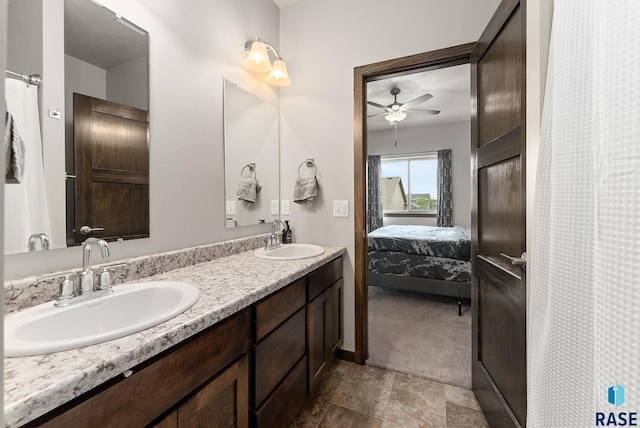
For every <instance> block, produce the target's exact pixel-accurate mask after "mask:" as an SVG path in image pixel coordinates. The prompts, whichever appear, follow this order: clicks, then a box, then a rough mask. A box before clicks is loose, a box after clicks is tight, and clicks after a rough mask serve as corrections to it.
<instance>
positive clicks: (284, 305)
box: [252, 277, 307, 427]
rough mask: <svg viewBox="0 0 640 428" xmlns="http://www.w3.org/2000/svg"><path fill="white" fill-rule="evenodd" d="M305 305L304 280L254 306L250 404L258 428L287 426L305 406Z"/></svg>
mask: <svg viewBox="0 0 640 428" xmlns="http://www.w3.org/2000/svg"><path fill="white" fill-rule="evenodd" d="M305 302H306V277H305V278H301V279H299V280H297V281H295V282H294V283H292V284H291V285H288V286H287V287H285V288H283V289H282V290H280V291H278V292H276V293H274V294H273V295H271V296H269V297H267V298H266V299H263V300H262V301H260V302H258V303H257V304H256V305H255V341H256V343H255V345H254V346H253V371H252V372H253V397H252V398H253V400H252V401H253V403H254V408H255V411H254V423H255V426H257V427H275V426H288V425H289V424H290V423H291V422H292V421H293V419H294V418H295V416H296V414H297V413H298V412H299V411H300V409H301V408H302V405H303V404H304V400H305V397H306V393H307V378H306V373H307V365H306V358H305V353H306V346H305V345H306V322H305V321H306V317H305ZM300 391H302V394H301V395H300ZM296 394H297V395H296Z"/></svg>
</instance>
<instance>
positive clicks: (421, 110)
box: [405, 108, 440, 116]
mask: <svg viewBox="0 0 640 428" xmlns="http://www.w3.org/2000/svg"><path fill="white" fill-rule="evenodd" d="M411 111H416V112H419V113H426V114H431V115H434V116H435V115H436V114H440V110H427V109H419V108H412V109H411ZM405 113H408V112H407V111H405Z"/></svg>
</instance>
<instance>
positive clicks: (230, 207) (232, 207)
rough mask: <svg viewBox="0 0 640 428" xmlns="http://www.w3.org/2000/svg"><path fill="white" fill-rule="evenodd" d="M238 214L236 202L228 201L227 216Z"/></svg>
mask: <svg viewBox="0 0 640 428" xmlns="http://www.w3.org/2000/svg"><path fill="white" fill-rule="evenodd" d="M235 213H236V201H227V214H231V215H233V214H235Z"/></svg>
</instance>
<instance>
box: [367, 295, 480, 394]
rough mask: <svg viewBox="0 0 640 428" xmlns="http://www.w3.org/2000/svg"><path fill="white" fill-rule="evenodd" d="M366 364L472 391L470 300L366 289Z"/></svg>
mask: <svg viewBox="0 0 640 428" xmlns="http://www.w3.org/2000/svg"><path fill="white" fill-rule="evenodd" d="M367 364H369V365H372V366H376V367H382V368H385V369H390V370H395V371H398V372H401V373H407V374H411V375H415V376H420V377H425V378H428V379H432V380H436V381H438V382H442V383H446V384H449V385H456V386H461V387H463V388H471V309H470V307H469V301H465V300H463V305H462V316H460V317H459V316H458V306H457V299H456V298H451V297H443V296H434V295H430V294H422V293H414V292H409V291H401V290H394V289H388V288H381V287H369V359H368V360H367Z"/></svg>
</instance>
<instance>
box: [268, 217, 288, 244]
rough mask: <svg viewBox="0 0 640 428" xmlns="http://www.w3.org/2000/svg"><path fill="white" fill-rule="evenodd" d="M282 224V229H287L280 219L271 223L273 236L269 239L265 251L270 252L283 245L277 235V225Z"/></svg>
mask: <svg viewBox="0 0 640 428" xmlns="http://www.w3.org/2000/svg"><path fill="white" fill-rule="evenodd" d="M278 223H280V224H281V225H282V229H284V228H285V225H284V222H283V221H282V220H280V219H279V218H277V219H275V220H273V222H272V223H271V236H269V238H267V245H266V246H265V247H264V249H265V250H270V249H271V248H275V247H277V246H279V245H280V244H281V242H280V237H279V236H278V234H277V233H276V224H278ZM282 229H280V235H281V236H282Z"/></svg>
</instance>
